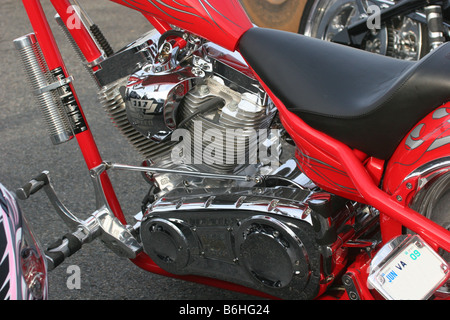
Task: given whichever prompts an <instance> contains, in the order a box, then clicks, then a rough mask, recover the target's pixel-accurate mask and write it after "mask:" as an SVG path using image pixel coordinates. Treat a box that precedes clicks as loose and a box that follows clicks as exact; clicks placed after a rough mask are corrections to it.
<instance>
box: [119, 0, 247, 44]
mask: <svg viewBox="0 0 450 320" xmlns="http://www.w3.org/2000/svg"><path fill="white" fill-rule="evenodd" d="M110 1H113V2H116V3H118V4H121V5H124V6H127V7H129V8H131V9H134V10H138V11H140V12H142V14H144V15H146V16H153V17H155V18H157V19H159V20H162V21H165V22H167V23H169V24H173V25H176V26H178V27H180V28H182V29H184V30H187V31H189V32H191V33H194V34H196V35H198V36H200V37H202V38H206V39H208V40H210V41H213V42H215V43H217V44H219V45H221V46H222V47H224V48H226V49H228V50H232V51H234V50H235V49H236V47H237V44H238V42H239V39H240V38H241V36H242V35H243V34H244V32H245V31H247V30H248V29H250V28H252V27H253V24H252V22H251V21H250V19H249V18H248V16H247V14H246V12H245V10H244V9H243V8H242V6H241V4H240V2H239V1H238V0H110Z"/></svg>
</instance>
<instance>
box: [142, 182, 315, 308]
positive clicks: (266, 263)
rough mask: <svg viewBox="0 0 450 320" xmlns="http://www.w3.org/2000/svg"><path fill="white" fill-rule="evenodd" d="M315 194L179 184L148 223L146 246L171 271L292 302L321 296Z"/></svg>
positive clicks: (145, 226) (153, 209)
mask: <svg viewBox="0 0 450 320" xmlns="http://www.w3.org/2000/svg"><path fill="white" fill-rule="evenodd" d="M310 195H311V192H310V191H304V190H300V189H298V188H264V189H261V188H253V189H239V188H229V189H227V190H223V189H220V190H217V189H216V190H213V189H204V190H194V191H193V192H192V193H191V192H186V190H180V189H175V190H173V191H172V192H170V193H169V194H167V195H165V196H164V198H163V199H160V200H158V201H156V202H155V203H154V204H153V205H152V206H151V207H150V208H149V210H148V213H147V215H146V216H145V218H144V219H143V221H142V224H141V228H140V232H141V239H142V242H143V246H144V251H145V252H146V253H147V254H148V255H149V256H150V257H151V258H152V260H153V261H154V262H155V263H157V264H158V265H159V266H160V267H161V268H163V269H164V270H166V271H168V272H170V273H173V274H178V275H187V274H193V275H200V276H206V277H211V278H217V279H221V280H225V281H229V282H233V283H238V284H241V285H244V286H247V287H251V288H254V289H257V290H260V291H263V292H267V293H269V294H271V295H274V296H277V297H281V298H287V299H312V298H314V297H315V296H316V295H317V293H318V288H319V279H320V251H319V249H318V245H317V244H316V241H315V233H314V230H313V228H312V220H311V214H310V210H309V209H308V207H307V205H305V201H306V200H307V199H308V197H309V196H310Z"/></svg>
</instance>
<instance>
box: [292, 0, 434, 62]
mask: <svg viewBox="0 0 450 320" xmlns="http://www.w3.org/2000/svg"><path fill="white" fill-rule="evenodd" d="M365 14H367V13H366V12H365V11H362V9H361V8H360V7H358V6H357V5H356V1H355V0H308V2H307V3H306V5H305V8H304V12H303V15H302V19H301V22H300V26H299V33H301V34H304V35H307V36H310V37H314V38H318V39H322V40H327V41H331V39H332V38H333V36H334V35H335V34H336V33H337V32H339V31H340V30H342V26H349V25H350V24H352V23H354V22H356V21H358V20H359V19H360V17H361V16H362V15H365ZM427 34H428V31H427V28H426V26H424V25H422V24H420V23H417V22H415V21H413V20H412V19H410V18H405V17H402V18H400V17H398V18H395V19H393V20H392V21H389V23H386V24H385V25H382V26H381V29H380V30H378V31H377V32H369V30H368V32H367V35H366V38H365V40H364V42H363V47H362V48H361V49H363V50H366V51H370V52H374V53H378V54H382V55H387V56H391V57H394V58H398V59H404V60H411V61H415V60H419V59H420V58H422V57H423V56H424V55H425V54H427V53H428V52H429V48H428V41H427V40H428V37H427ZM405 35H408V37H406V36H405ZM400 43H401V44H400Z"/></svg>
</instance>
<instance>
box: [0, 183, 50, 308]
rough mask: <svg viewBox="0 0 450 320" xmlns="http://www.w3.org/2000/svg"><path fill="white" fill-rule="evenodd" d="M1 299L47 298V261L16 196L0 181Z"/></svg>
mask: <svg viewBox="0 0 450 320" xmlns="http://www.w3.org/2000/svg"><path fill="white" fill-rule="evenodd" d="M0 256H1V257H2V259H1V260H0V300H43V299H46V298H47V294H48V282H47V260H46V258H45V255H44V253H43V250H42V249H41V246H40V244H39V243H38V241H37V240H36V238H35V236H34V234H33V232H32V230H31V228H30V226H29V225H28V223H27V221H26V220H25V217H24V216H23V215H22V211H21V210H20V207H19V205H18V204H17V201H16V198H15V196H14V195H13V194H12V193H11V192H10V191H9V190H8V189H6V188H5V187H4V186H3V185H2V184H0Z"/></svg>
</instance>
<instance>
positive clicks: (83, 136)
mask: <svg viewBox="0 0 450 320" xmlns="http://www.w3.org/2000/svg"><path fill="white" fill-rule="evenodd" d="M22 2H23V5H24V7H25V10H26V12H27V14H28V17H29V20H30V22H31V26H32V28H33V30H34V33H35V35H36V38H37V40H38V42H39V45H40V47H41V50H42V53H43V55H44V58H45V60H46V62H47V65H48V68H49V69H50V70H54V69H57V68H62V70H63V72H64V75H65V76H66V77H68V76H69V74H68V72H67V68H66V66H65V64H64V61H63V59H62V56H61V52H60V51H59V49H58V46H57V44H56V41H55V38H54V36H53V33H52V31H51V29H50V25H49V23H48V21H47V18H46V16H45V12H44V10H43V8H42V5H41V3H40V0H22ZM52 3H54V4H56V6H57V8H58V11H59V12H61V14H66V15H67V12H68V9H69V6H70V5H71V4H70V2H69V1H67V0H53V1H52ZM61 14H60V15H61ZM66 15H64V17H65V18H66V19H65V20H63V21H67V18H68V17H67V16H66ZM84 31H86V29H84ZM84 31H83V30H82V29H73V30H72V32H73V34H74V35H75V40H76V41H77V43H80V44H82V45H81V46H80V49H81V51H82V52H83V54H86V55H87V56H86V58H87V59H88V61H93V60H95V59H98V58H99V57H100V56H101V53H100V51H99V50H98V48H97V46H96V44H95V42H94V41H93V40H92V38H90V36H89V33H88V32H87V31H86V32H84ZM88 37H89V38H90V41H89V40H88ZM94 46H95V47H94ZM70 87H71V89H72V92H73V95H74V98H75V100H76V102H77V104H78V106H80V112H81V114H82V116H83V118H84V121H85V123H86V127H87V130H85V131H83V132H80V133H77V134H76V135H75V137H76V139H77V142H78V145H79V147H80V150H81V152H82V154H83V157H84V160H85V162H86V165H87V167H88V169H89V170H91V169H93V168H95V167H97V166H98V165H100V164H101V163H102V161H103V160H102V158H101V156H100V152H99V150H98V148H97V145H96V143H95V141H94V137H93V136H92V132H91V130H90V129H89V125H88V124H87V120H86V118H85V116H84V113H83V110H82V108H81V105H80V102H79V99H78V97H77V95H76V92H75V89H74V87H73V85H72V84H70ZM101 181H102V184H103V189H104V191H105V195H106V197H107V199H108V204H109V206H110V207H111V210H113V212H114V214H115V215H116V216H117V218H118V219H119V220H120V221H121V222H122V223H125V218H124V215H123V212H122V209H121V207H120V204H119V201H118V199H117V196H116V194H115V192H114V189H113V187H112V184H111V181H110V180H109V177H108V175H107V174H106V173H103V174H102V176H101Z"/></svg>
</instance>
